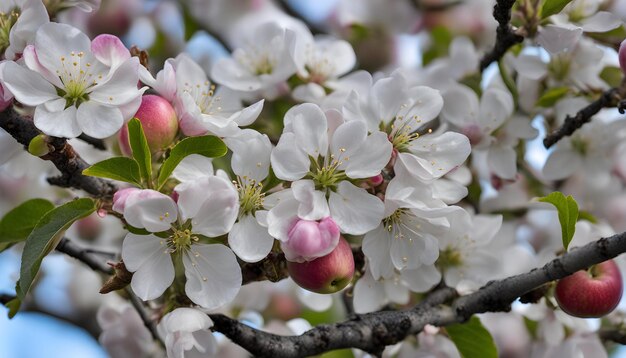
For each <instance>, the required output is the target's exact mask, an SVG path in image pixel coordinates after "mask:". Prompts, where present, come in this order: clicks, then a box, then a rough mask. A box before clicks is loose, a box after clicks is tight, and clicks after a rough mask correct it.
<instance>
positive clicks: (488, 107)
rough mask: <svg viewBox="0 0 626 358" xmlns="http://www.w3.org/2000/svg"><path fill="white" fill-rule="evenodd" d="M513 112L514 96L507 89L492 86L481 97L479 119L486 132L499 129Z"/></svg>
mask: <svg viewBox="0 0 626 358" xmlns="http://www.w3.org/2000/svg"><path fill="white" fill-rule="evenodd" d="M512 114H513V97H512V96H511V94H510V93H509V92H507V91H504V90H500V89H497V88H490V89H488V90H487V91H485V93H483V96H482V98H481V99H480V115H479V117H478V120H479V121H480V124H481V127H482V128H484V131H485V132H486V133H491V132H493V131H495V130H496V129H498V128H499V127H500V126H501V125H502V123H504V121H505V120H507V119H508V118H509V117H511V115H512Z"/></svg>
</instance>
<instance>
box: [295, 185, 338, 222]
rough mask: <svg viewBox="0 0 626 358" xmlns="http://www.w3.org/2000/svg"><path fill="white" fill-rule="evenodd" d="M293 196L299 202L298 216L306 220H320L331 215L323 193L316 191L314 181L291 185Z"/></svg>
mask: <svg viewBox="0 0 626 358" xmlns="http://www.w3.org/2000/svg"><path fill="white" fill-rule="evenodd" d="M291 189H292V190H293V196H294V197H295V198H296V200H298V202H299V203H300V205H299V206H298V216H299V217H300V218H301V219H304V220H320V219H322V218H325V217H327V216H329V215H330V211H329V209H328V202H327V201H326V196H325V195H324V193H323V192H321V191H319V190H315V184H314V183H313V181H312V180H309V179H307V180H298V181H296V182H293V183H292V184H291Z"/></svg>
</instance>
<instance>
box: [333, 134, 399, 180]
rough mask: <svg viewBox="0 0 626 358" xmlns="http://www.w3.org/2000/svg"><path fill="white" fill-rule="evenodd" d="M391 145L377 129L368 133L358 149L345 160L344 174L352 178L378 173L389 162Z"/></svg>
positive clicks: (366, 176)
mask: <svg viewBox="0 0 626 358" xmlns="http://www.w3.org/2000/svg"><path fill="white" fill-rule="evenodd" d="M392 150H393V146H392V145H391V142H389V139H387V135H386V134H385V133H383V132H380V131H377V132H376V133H373V134H371V135H369V136H368V137H367V138H366V139H365V141H364V142H363V143H362V144H361V146H360V147H359V150H358V151H356V152H355V153H354V154H352V155H351V156H350V157H349V159H346V160H345V163H347V165H346V169H345V170H346V174H347V175H348V176H349V177H350V178H353V179H358V178H370V177H373V176H376V175H378V174H380V171H381V170H382V169H383V168H384V167H385V165H387V163H389V159H391V151H392Z"/></svg>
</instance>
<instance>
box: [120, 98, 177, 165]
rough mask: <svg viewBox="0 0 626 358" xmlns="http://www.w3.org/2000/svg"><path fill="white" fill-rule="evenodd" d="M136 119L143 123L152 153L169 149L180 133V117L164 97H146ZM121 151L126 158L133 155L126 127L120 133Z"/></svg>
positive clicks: (142, 100)
mask: <svg viewBox="0 0 626 358" xmlns="http://www.w3.org/2000/svg"><path fill="white" fill-rule="evenodd" d="M135 117H136V118H137V119H139V121H140V122H141V126H142V127H143V132H144V134H145V135H146V140H147V141H148V146H149V147H150V151H151V152H152V153H156V152H158V151H160V150H163V149H165V148H167V146H169V145H170V144H172V142H173V141H174V139H175V138H176V134H177V133H178V117H177V116H176V111H174V108H173V107H172V105H171V104H170V103H169V102H168V101H167V100H166V99H165V98H163V97H159V96H155V95H151V94H148V95H145V96H143V97H142V99H141V106H139V109H138V110H137V113H136V114H135ZM119 142H120V149H121V150H122V153H123V154H124V155H126V156H129V157H130V156H131V155H132V149H131V148H130V143H129V142H128V126H127V125H124V127H122V130H121V131H120V133H119Z"/></svg>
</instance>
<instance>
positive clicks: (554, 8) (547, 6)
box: [541, 0, 572, 19]
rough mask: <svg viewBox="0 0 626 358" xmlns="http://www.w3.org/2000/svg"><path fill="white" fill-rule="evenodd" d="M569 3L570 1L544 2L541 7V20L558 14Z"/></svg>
mask: <svg viewBox="0 0 626 358" xmlns="http://www.w3.org/2000/svg"><path fill="white" fill-rule="evenodd" d="M570 2H572V0H544V2H543V6H542V7H541V18H542V19H545V18H546V17H548V16H552V15H554V14H558V13H559V12H561V10H563V8H564V7H565V6H567V4H569V3H570Z"/></svg>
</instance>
